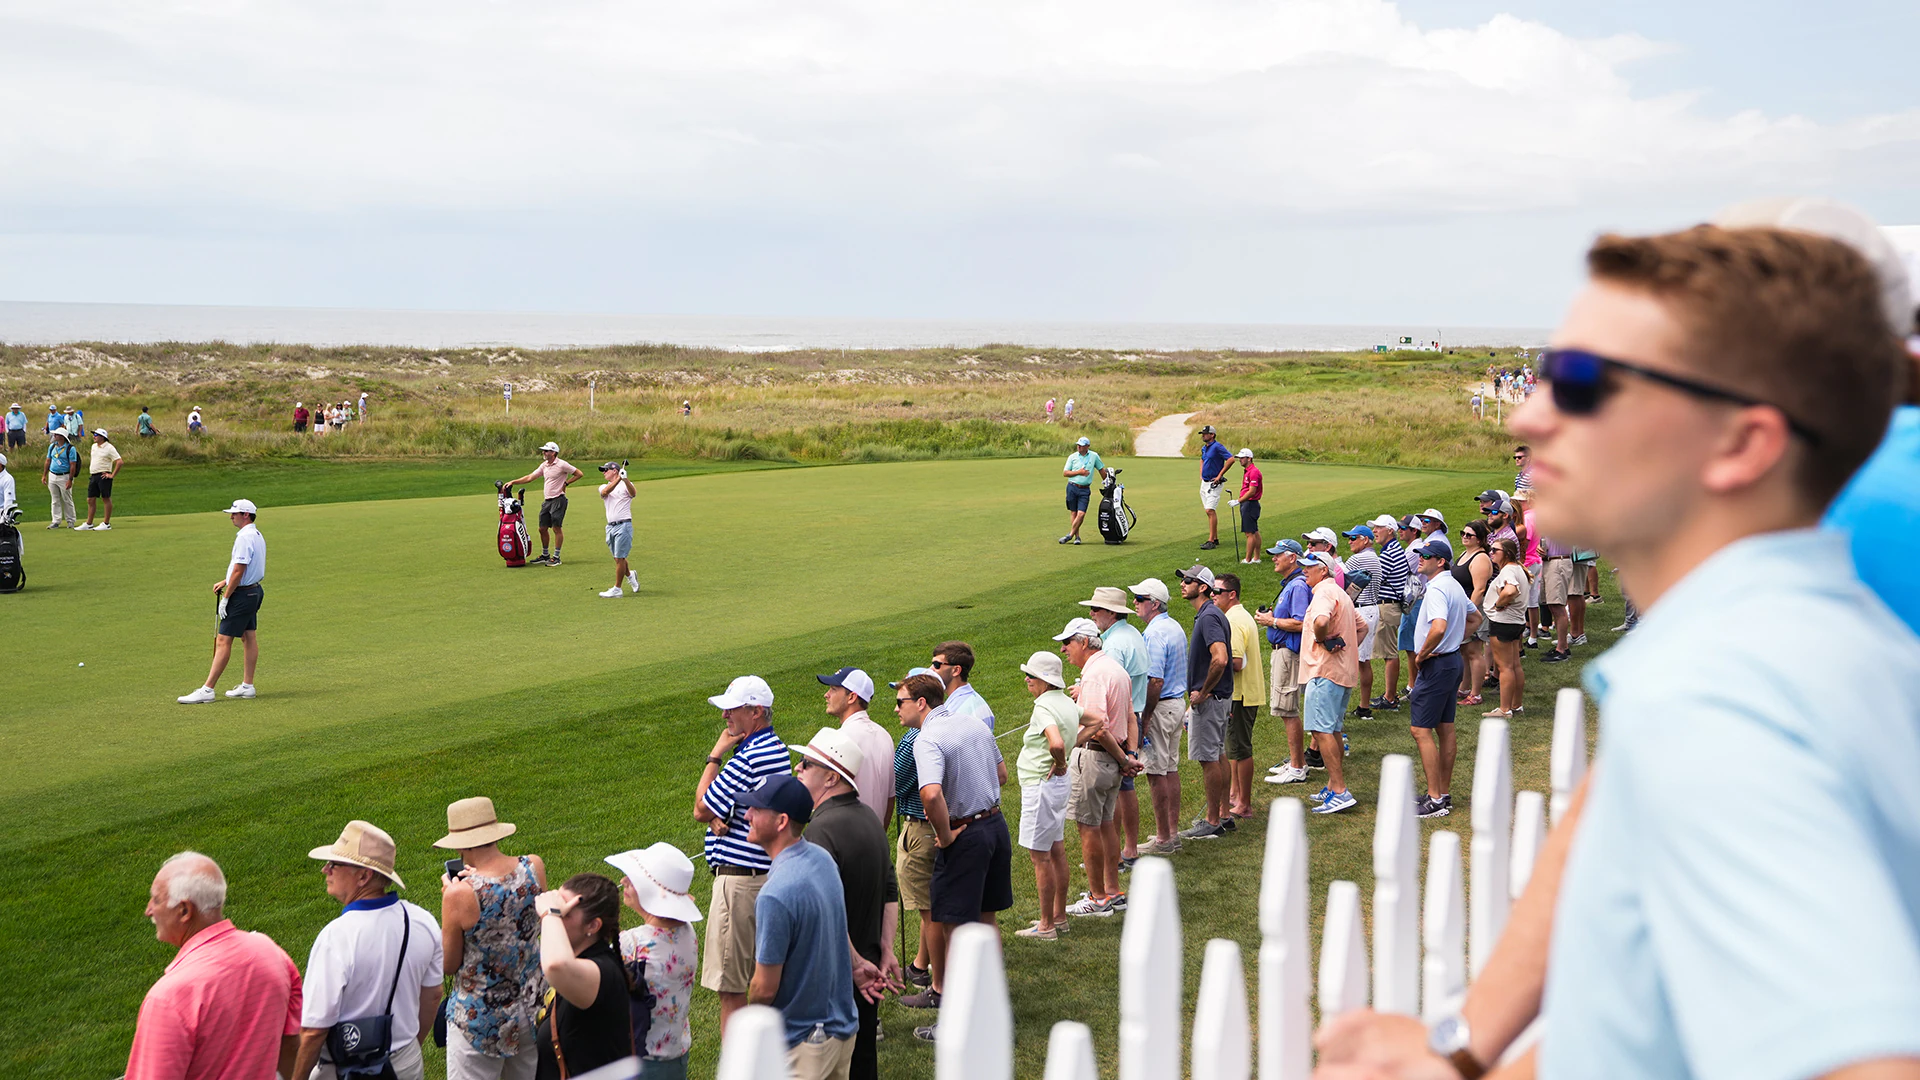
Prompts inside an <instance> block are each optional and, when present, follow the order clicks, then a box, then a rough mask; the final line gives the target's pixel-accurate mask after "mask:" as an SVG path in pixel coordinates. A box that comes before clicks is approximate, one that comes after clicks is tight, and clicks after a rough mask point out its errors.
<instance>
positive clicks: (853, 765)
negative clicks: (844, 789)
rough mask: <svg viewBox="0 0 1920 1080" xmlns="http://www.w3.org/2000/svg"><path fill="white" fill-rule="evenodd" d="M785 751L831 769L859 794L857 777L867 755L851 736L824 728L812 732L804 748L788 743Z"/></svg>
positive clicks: (836, 729)
mask: <svg viewBox="0 0 1920 1080" xmlns="http://www.w3.org/2000/svg"><path fill="white" fill-rule="evenodd" d="M787 749H788V750H791V751H793V752H794V753H796V754H799V755H800V756H801V757H803V758H806V759H807V760H808V761H811V762H813V763H814V764H816V765H821V766H824V767H826V768H829V769H832V770H833V771H834V772H835V773H837V774H839V777H840V779H842V780H845V781H846V782H847V786H848V787H851V788H852V789H853V790H854V791H855V793H858V792H859V790H860V781H859V780H858V779H857V777H858V776H859V775H860V770H861V768H863V767H864V766H865V765H866V763H867V755H866V752H865V751H864V750H861V749H860V744H859V743H856V742H854V741H853V736H851V735H849V734H847V733H846V732H844V731H841V730H840V729H839V728H833V727H825V728H821V729H820V730H819V731H816V732H814V733H813V738H811V739H808V740H807V744H806V745H805V746H796V745H794V744H792V743H788V744H787Z"/></svg>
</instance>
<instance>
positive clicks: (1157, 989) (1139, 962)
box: [936, 855, 1184, 1080]
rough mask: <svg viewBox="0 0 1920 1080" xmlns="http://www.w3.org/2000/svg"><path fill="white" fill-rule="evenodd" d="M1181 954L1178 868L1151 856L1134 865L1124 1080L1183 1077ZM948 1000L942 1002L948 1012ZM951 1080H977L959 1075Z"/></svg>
mask: <svg viewBox="0 0 1920 1080" xmlns="http://www.w3.org/2000/svg"><path fill="white" fill-rule="evenodd" d="M1181 953H1182V947H1181V941H1180V899H1179V897H1178V896H1177V895H1176V894H1175V892H1174V888H1173V864H1172V863H1170V862H1168V861H1167V860H1166V859H1163V858H1160V857H1157V856H1151V855H1150V856H1147V857H1146V858H1143V859H1141V860H1140V861H1139V862H1137V863H1135V864H1134V866H1133V891H1132V894H1131V895H1130V896H1128V897H1127V922H1126V925H1125V926H1123V927H1121V928H1120V1080H1178V1078H1179V1076H1180V1036H1179V1032H1180V1021H1181V1008H1180V998H1181V995H1182V993H1183V991H1184V986H1183V982H1182V978H1181V966H1180V965H1181ZM947 1000H948V999H947V998H945V997H943V998H942V999H941V1008H942V1009H945V1008H946V1001H947ZM936 1045H938V1044H936ZM961 1047H965V1050H966V1053H967V1054H968V1055H969V1057H968V1060H969V1062H971V1061H972V1060H973V1058H972V1056H971V1055H972V1054H973V1048H972V1047H966V1046H965V1044H964V1043H962V1044H959V1045H958V1046H956V1047H955V1048H956V1049H960V1048H961ZM937 1080H949V1078H948V1077H946V1076H945V1075H942V1076H940V1077H938V1078H937ZM951 1080H975V1078H973V1077H971V1076H965V1077H963V1076H962V1075H961V1074H959V1073H955V1074H954V1076H953V1077H952V1078H951Z"/></svg>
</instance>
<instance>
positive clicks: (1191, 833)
mask: <svg viewBox="0 0 1920 1080" xmlns="http://www.w3.org/2000/svg"><path fill="white" fill-rule="evenodd" d="M1226 832H1227V830H1226V829H1225V828H1222V827H1221V826H1219V825H1215V824H1213V823H1211V822H1209V821H1208V820H1207V819H1206V818H1196V819H1195V820H1194V823H1193V825H1192V827H1191V828H1186V829H1181V830H1180V839H1182V840H1218V839H1220V837H1222V836H1224V835H1226ZM1068 910H1069V911H1071V910H1072V909H1071V908H1069V909H1068Z"/></svg>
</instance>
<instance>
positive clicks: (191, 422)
mask: <svg viewBox="0 0 1920 1080" xmlns="http://www.w3.org/2000/svg"><path fill="white" fill-rule="evenodd" d="M205 427H206V425H205V424H203V423H202V422H201V420H200V406H198V405H195V406H194V407H193V408H191V409H189V410H187V431H188V432H189V433H191V434H194V435H198V434H200V433H201V432H202V431H203V430H204V429H205Z"/></svg>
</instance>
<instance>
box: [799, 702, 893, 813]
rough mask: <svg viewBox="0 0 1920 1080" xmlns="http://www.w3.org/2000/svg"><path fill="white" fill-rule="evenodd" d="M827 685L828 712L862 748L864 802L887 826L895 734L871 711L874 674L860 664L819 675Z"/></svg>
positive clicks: (859, 783)
mask: <svg viewBox="0 0 1920 1080" xmlns="http://www.w3.org/2000/svg"><path fill="white" fill-rule="evenodd" d="M814 678H815V679H818V680H819V681H820V685H822V686H824V687H826V688H827V689H826V692H825V694H824V695H823V696H824V697H825V698H826V699H827V715H828V716H831V717H833V718H834V719H835V720H838V721H840V730H841V731H842V732H844V733H845V734H846V736H847V737H848V738H850V739H852V740H853V742H854V745H856V746H858V747H859V748H860V775H858V776H856V777H854V778H853V779H854V784H855V786H856V787H858V788H859V789H860V790H859V797H860V802H861V803H862V804H863V805H865V806H866V808H867V809H869V810H871V811H873V816H874V817H875V818H876V819H878V820H879V822H880V824H881V827H882V828H884V827H885V826H886V824H887V822H889V821H892V820H893V736H892V735H889V734H887V729H886V728H883V727H881V726H880V725H879V724H877V723H875V722H874V720H873V717H871V716H868V715H867V705H868V703H870V702H871V701H872V700H873V678H872V677H871V676H869V675H868V674H867V673H866V672H864V671H861V670H860V669H859V668H856V667H843V668H841V669H840V670H839V671H836V672H834V673H833V674H831V675H815V676H814Z"/></svg>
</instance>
